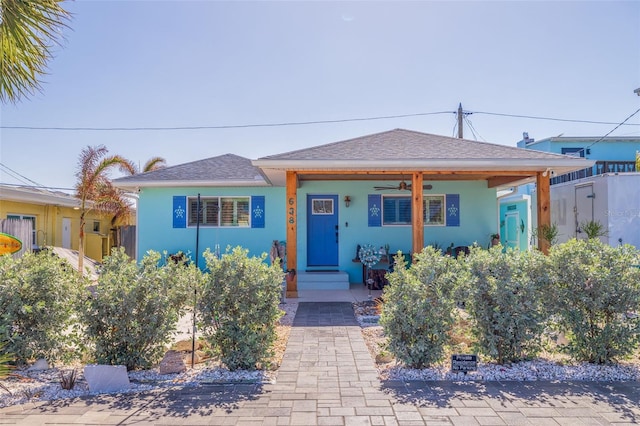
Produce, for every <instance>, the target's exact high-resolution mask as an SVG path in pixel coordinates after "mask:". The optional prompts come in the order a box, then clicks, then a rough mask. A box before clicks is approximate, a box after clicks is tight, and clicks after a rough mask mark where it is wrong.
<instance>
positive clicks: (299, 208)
mask: <svg viewBox="0 0 640 426" xmlns="http://www.w3.org/2000/svg"><path fill="white" fill-rule="evenodd" d="M588 165H590V163H588V162H586V161H585V160H583V159H581V158H576V157H570V156H566V155H560V154H554V153H545V152H538V151H534V150H528V149H521V148H516V147H508V146H503V145H497V144H490V143H485V142H476V141H470V140H465V139H457V138H451V137H445V136H438V135H432V134H427V133H420V132H415V131H410V130H403V129H395V130H391V131H387V132H382V133H377V134H373V135H367V136H362V137H359V138H354V139H349V140H345V141H340V142H335V143H329V144H326V145H320V146H315V147H311V148H307V149H302V150H298V151H292V152H287V153H283V154H275V155H272V156H268V157H263V158H259V159H257V160H250V159H247V158H243V157H240V156H237V155H233V154H226V155H221V156H217V157H213V158H207V159H203V160H199V161H195V162H192V163H187V164H180V165H176V166H172V167H167V168H165V169H162V170H158V171H154V172H149V173H142V174H138V175H134V176H128V177H123V178H120V179H116V180H114V185H116V186H117V187H120V188H123V189H125V190H128V191H131V192H135V193H137V194H138V206H137V213H138V216H137V232H138V235H137V241H138V247H137V256H138V258H140V257H141V256H142V255H144V253H145V252H147V251H148V250H156V251H164V250H166V251H167V252H169V253H175V252H178V251H183V252H190V253H191V256H192V258H193V257H195V256H201V255H202V252H203V251H204V250H205V249H206V248H210V249H211V250H215V249H216V248H218V247H219V248H220V250H222V251H224V250H225V248H226V247H227V246H237V245H240V246H243V247H245V248H246V249H248V250H249V252H250V254H252V255H260V254H262V253H264V252H267V253H268V252H269V251H270V249H271V247H272V244H273V242H274V241H281V242H283V243H284V245H285V246H286V269H288V270H295V271H296V273H295V275H294V274H290V279H289V282H288V288H287V290H288V295H289V296H290V297H291V296H295V295H296V293H297V291H298V290H311V289H338V288H348V286H349V283H358V282H362V280H363V274H362V265H361V264H360V262H359V261H358V259H357V253H356V251H357V247H358V245H364V244H372V245H374V246H375V247H380V248H383V249H384V248H386V247H388V248H389V251H390V252H392V253H395V252H396V251H398V250H401V251H403V252H404V253H414V252H416V251H419V250H421V249H422V248H423V247H424V246H426V245H430V244H437V245H439V246H440V247H442V248H443V249H445V248H446V247H448V246H450V245H451V244H453V245H454V246H467V245H471V244H474V243H478V244H480V245H483V246H486V245H488V244H489V242H490V235H491V234H493V233H495V232H497V231H498V229H499V205H498V201H497V198H496V197H497V195H498V192H499V191H501V190H502V189H503V188H508V187H511V186H513V185H514V184H516V183H523V182H531V181H536V182H539V183H540V182H541V183H542V185H544V184H545V182H546V183H547V184H548V181H549V178H548V174H546V170H548V168H549V167H553V168H554V169H555V170H561V171H564V172H571V171H574V170H579V169H582V168H585V167H587V166H588ZM198 196H199V197H200V205H201V209H202V210H201V211H202V214H201V219H200V224H199V226H196V225H197V217H198V216H197V205H198V204H197V203H198ZM547 201H548V200H547ZM539 208H540V209H541V211H542V212H543V215H544V214H546V212H547V211H548V203H547V205H546V206H545V199H544V197H542V198H541V200H540V201H539ZM197 229H199V252H198V253H196V252H195V245H196V231H197ZM326 277H330V278H329V279H327V278H326Z"/></svg>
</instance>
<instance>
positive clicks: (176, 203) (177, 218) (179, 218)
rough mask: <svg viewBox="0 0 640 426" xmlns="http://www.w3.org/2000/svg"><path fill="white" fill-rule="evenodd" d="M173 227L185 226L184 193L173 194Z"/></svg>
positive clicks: (185, 201) (185, 203) (185, 202)
mask: <svg viewBox="0 0 640 426" xmlns="http://www.w3.org/2000/svg"><path fill="white" fill-rule="evenodd" d="M172 217H173V227H174V228H186V227H187V197H186V196H185V195H174V196H173V213H172Z"/></svg>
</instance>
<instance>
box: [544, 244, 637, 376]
mask: <svg viewBox="0 0 640 426" xmlns="http://www.w3.org/2000/svg"><path fill="white" fill-rule="evenodd" d="M549 257H550V259H551V262H552V265H553V283H554V286H553V300H555V301H556V312H557V313H558V314H559V325H560V327H561V329H562V330H564V331H565V332H566V333H567V338H568V340H569V343H568V345H567V347H566V348H565V349H566V350H567V352H568V353H569V354H570V355H571V356H572V357H573V358H575V359H576V360H579V361H588V362H591V363H596V364H608V363H611V362H614V361H616V360H617V359H620V358H624V357H626V356H628V355H630V354H631V353H632V352H633V351H634V350H635V349H636V348H637V345H638V342H639V341H640V320H638V319H637V318H632V317H631V315H628V314H630V313H632V312H636V313H637V311H638V309H640V269H639V268H637V267H634V266H633V265H637V264H638V261H639V259H640V254H639V252H638V250H637V249H636V248H634V247H632V246H630V245H625V246H619V247H611V246H609V245H607V244H604V243H602V242H601V241H600V240H599V239H596V238H592V239H590V240H587V241H585V240H576V239H572V240H570V241H568V242H566V243H564V244H561V245H559V246H556V247H553V248H552V249H551V251H550V253H549Z"/></svg>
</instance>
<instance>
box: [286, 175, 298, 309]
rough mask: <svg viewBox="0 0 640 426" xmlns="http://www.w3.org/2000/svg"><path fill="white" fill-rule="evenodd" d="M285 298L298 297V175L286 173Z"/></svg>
mask: <svg viewBox="0 0 640 426" xmlns="http://www.w3.org/2000/svg"><path fill="white" fill-rule="evenodd" d="M286 194H287V196H286V206H285V208H286V211H287V214H286V215H285V217H286V220H287V225H286V226H287V270H288V271H295V273H289V274H287V297H298V173H296V172H292V171H287V182H286Z"/></svg>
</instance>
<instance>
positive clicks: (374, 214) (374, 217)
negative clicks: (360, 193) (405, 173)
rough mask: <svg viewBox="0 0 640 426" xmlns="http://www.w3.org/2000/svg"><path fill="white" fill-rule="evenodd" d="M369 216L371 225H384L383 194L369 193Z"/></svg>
mask: <svg viewBox="0 0 640 426" xmlns="http://www.w3.org/2000/svg"><path fill="white" fill-rule="evenodd" d="M367 218H368V223H369V226H371V227H377V226H382V195H380V194H369V204H368V206H367Z"/></svg>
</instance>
